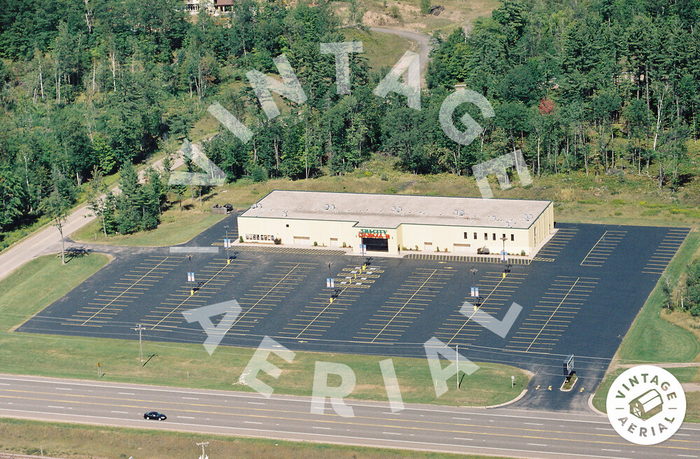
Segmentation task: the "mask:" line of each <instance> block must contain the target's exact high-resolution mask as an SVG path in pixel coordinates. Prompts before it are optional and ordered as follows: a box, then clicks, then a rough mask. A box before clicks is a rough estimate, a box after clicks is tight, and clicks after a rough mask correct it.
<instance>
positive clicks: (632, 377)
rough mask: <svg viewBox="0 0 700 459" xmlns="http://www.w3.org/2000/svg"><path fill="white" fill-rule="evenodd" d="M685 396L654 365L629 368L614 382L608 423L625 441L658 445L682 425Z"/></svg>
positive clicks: (673, 382) (681, 389)
mask: <svg viewBox="0 0 700 459" xmlns="http://www.w3.org/2000/svg"><path fill="white" fill-rule="evenodd" d="M685 408H686V406H685V393H684V392H683V387H682V386H681V383H679V382H678V380H677V379H676V378H675V376H673V375H672V374H671V373H669V372H668V371H666V370H664V369H663V368H659V367H655V366H653V365H640V366H636V367H633V368H630V369H628V370H626V371H625V372H623V373H622V374H621V375H620V376H618V377H617V378H615V381H614V382H613V383H612V385H611V386H610V390H609V391H608V398H607V411H608V419H609V420H610V424H612V426H613V428H614V429H615V431H617V433H618V434H620V436H621V437H622V438H624V439H625V440H628V441H630V442H632V443H636V444H638V445H656V444H657V443H661V442H662V441H665V440H668V439H669V438H671V437H672V436H673V434H675V433H676V432H677V431H678V429H679V428H680V427H681V424H683V419H684V418H685Z"/></svg>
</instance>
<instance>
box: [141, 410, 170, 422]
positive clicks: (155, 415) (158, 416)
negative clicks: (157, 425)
mask: <svg viewBox="0 0 700 459" xmlns="http://www.w3.org/2000/svg"><path fill="white" fill-rule="evenodd" d="M143 418H144V419H149V420H152V421H165V420H166V419H168V417H167V416H166V415H164V414H163V413H159V412H157V411H149V412H148V413H144V414H143Z"/></svg>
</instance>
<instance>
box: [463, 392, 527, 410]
mask: <svg viewBox="0 0 700 459" xmlns="http://www.w3.org/2000/svg"><path fill="white" fill-rule="evenodd" d="M526 393H527V389H523V391H522V392H520V395H518V396H517V397H515V398H514V399H513V400H509V401H507V402H504V403H500V404H498V405H489V406H484V407H482V408H485V409H487V410H489V409H492V408H501V407H503V406H508V405H511V404H513V403H515V402H517V401H518V400H520V399H521V398H523V397H525V394H526ZM471 408H475V407H471Z"/></svg>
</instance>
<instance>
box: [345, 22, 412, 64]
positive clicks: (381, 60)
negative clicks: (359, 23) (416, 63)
mask: <svg viewBox="0 0 700 459" xmlns="http://www.w3.org/2000/svg"><path fill="white" fill-rule="evenodd" d="M343 35H344V36H345V39H346V40H349V41H350V40H354V41H361V42H362V46H363V50H364V54H362V55H363V56H365V57H367V60H368V62H369V65H370V67H371V68H373V69H381V68H384V67H393V66H394V65H395V64H396V63H397V62H398V61H399V59H400V58H401V56H403V54H404V53H405V52H406V51H414V52H418V47H417V45H416V44H415V43H414V42H413V41H411V40H408V39H406V38H402V37H397V36H396V35H391V34H388V33H378V32H370V31H367V32H365V31H362V30H359V29H345V30H343Z"/></svg>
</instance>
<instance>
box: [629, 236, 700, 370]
mask: <svg viewBox="0 0 700 459" xmlns="http://www.w3.org/2000/svg"><path fill="white" fill-rule="evenodd" d="M699 248H700V233H699V232H693V233H691V234H690V235H689V236H688V239H687V240H686V242H685V243H684V244H683V246H682V247H681V249H680V251H679V252H678V254H677V255H676V257H675V258H674V259H673V261H672V262H671V264H670V265H669V266H668V268H667V269H666V273H665V276H668V277H669V278H670V279H671V281H672V282H671V283H672V285H675V284H676V282H677V280H678V277H679V276H680V274H681V272H682V270H683V269H684V268H685V266H687V265H688V263H690V261H691V260H692V259H693V257H694V256H695V253H696V252H697V251H698V249H699ZM661 285H662V280H659V282H658V283H657V285H656V288H654V291H653V292H652V293H651V295H650V296H649V298H648V299H647V301H646V303H645V304H644V307H643V308H642V310H641V312H640V313H639V315H638V316H637V318H636V319H635V321H634V323H633V324H632V327H631V328H630V330H629V332H628V333H627V335H626V336H625V339H624V340H623V341H622V344H621V346H620V349H619V351H618V357H619V359H620V361H621V363H635V362H636V361H641V362H692V361H693V360H695V358H696V357H697V355H698V353H700V341H698V339H697V338H696V337H695V336H694V335H693V333H691V332H690V331H688V330H685V329H683V328H680V327H678V326H676V325H674V324H672V323H670V322H668V321H667V320H664V318H663V317H662V315H664V314H667V312H665V311H662V310H661V307H660V304H661V301H662V299H663V292H662V289H661ZM688 317H690V316H688Z"/></svg>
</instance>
